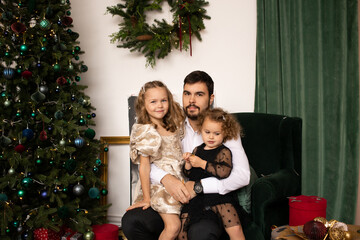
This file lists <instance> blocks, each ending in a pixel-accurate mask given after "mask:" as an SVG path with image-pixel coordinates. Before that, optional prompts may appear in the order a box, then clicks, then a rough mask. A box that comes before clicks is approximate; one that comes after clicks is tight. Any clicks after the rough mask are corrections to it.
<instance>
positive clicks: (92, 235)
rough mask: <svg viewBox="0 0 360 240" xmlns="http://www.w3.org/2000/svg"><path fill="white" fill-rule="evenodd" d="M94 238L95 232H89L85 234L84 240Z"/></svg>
mask: <svg viewBox="0 0 360 240" xmlns="http://www.w3.org/2000/svg"><path fill="white" fill-rule="evenodd" d="M94 237H95V234H94V232H92V231H88V232H86V233H85V234H84V239H85V240H93V239H94Z"/></svg>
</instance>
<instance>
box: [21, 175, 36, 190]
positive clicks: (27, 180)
mask: <svg viewBox="0 0 360 240" xmlns="http://www.w3.org/2000/svg"><path fill="white" fill-rule="evenodd" d="M32 183H33V180H32V179H31V178H29V177H25V178H23V179H22V180H21V186H23V187H24V188H29V187H31V185H32Z"/></svg>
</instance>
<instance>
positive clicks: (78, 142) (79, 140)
mask: <svg viewBox="0 0 360 240" xmlns="http://www.w3.org/2000/svg"><path fill="white" fill-rule="evenodd" d="M74 143H75V146H76V147H78V148H81V147H82V146H84V144H85V140H84V139H83V138H82V137H77V138H75V141H74Z"/></svg>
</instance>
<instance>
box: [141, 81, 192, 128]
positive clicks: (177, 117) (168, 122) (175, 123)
mask: <svg viewBox="0 0 360 240" xmlns="http://www.w3.org/2000/svg"><path fill="white" fill-rule="evenodd" d="M157 87H158V88H164V89H165V90H166V93H167V96H168V101H169V110H168V112H167V113H166V115H165V116H164V118H163V127H164V128H165V129H166V130H167V131H170V132H175V131H176V130H177V129H178V128H179V127H180V126H181V125H182V124H183V122H184V120H185V116H184V113H183V110H182V108H181V107H180V105H179V104H178V103H177V102H176V101H174V98H173V95H172V94H171V92H170V91H169V89H168V88H167V87H166V85H165V84H164V83H162V82H161V81H151V82H147V83H145V84H144V85H143V86H142V87H141V89H140V92H139V95H138V97H137V99H136V102H135V112H136V117H137V123H139V124H154V123H153V122H152V121H151V119H150V116H149V114H148V113H147V111H146V108H145V93H146V91H147V90H148V89H151V88H157ZM154 125H155V128H156V127H157V126H156V124H154Z"/></svg>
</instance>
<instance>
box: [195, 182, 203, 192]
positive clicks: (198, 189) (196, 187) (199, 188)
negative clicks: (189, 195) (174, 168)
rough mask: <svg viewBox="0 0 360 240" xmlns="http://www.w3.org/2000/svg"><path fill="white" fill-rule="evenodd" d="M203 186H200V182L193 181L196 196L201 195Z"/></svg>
mask: <svg viewBox="0 0 360 240" xmlns="http://www.w3.org/2000/svg"><path fill="white" fill-rule="evenodd" d="M203 190H204V189H203V186H202V184H201V182H200V181H195V184H194V192H195V193H196V194H200V193H203Z"/></svg>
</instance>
